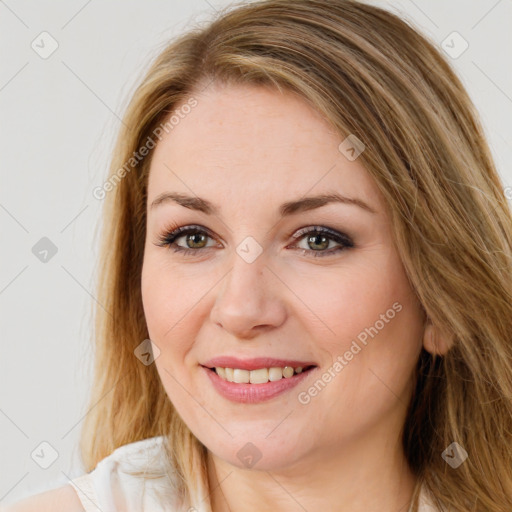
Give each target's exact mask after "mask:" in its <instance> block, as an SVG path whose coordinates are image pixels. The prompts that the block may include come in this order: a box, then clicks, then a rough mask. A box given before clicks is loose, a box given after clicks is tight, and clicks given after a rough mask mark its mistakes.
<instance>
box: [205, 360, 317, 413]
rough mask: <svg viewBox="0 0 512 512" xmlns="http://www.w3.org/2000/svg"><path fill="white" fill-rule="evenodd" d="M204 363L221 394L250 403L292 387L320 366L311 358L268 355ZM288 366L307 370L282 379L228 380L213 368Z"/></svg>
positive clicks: (273, 395)
mask: <svg viewBox="0 0 512 512" xmlns="http://www.w3.org/2000/svg"><path fill="white" fill-rule="evenodd" d="M201 366H202V371H204V372H205V373H206V374H207V375H208V378H209V379H210V381H211V383H212V384H213V387H214V388H215V389H216V390H217V392H218V393H219V394H220V395H222V396H223V397H224V398H227V399H228V400H231V401H233V402H239V403H248V404H254V403H259V402H263V401H265V400H270V399H271V398H274V397H275V396H278V395H280V394H282V393H284V392H286V391H289V390H290V389H292V388H293V387H295V386H297V385H298V384H299V383H300V382H302V381H303V380H304V379H306V378H308V377H309V375H310V374H311V373H312V372H314V370H315V369H316V368H314V367H313V366H315V367H316V365H315V363H312V362H309V361H297V360H285V359H273V358H268V357H259V358H254V359H245V360H242V359H238V358H235V357H230V356H229V357H228V356H224V357H216V358H213V359H210V360H209V361H207V362H206V363H205V364H204V365H201ZM285 366H291V367H293V368H297V367H298V366H300V367H302V368H303V371H302V372H301V373H298V374H294V375H293V376H292V377H288V378H287V377H283V378H282V379H280V380H276V381H269V382H266V383H265V384H237V383H236V382H228V381H227V380H224V379H223V378H221V377H219V376H218V375H217V373H216V372H215V370H212V369H210V368H214V367H221V368H239V369H241V370H257V369H258V368H271V367H283V368H284V367H285Z"/></svg>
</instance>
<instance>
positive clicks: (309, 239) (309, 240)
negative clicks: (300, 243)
mask: <svg viewBox="0 0 512 512" xmlns="http://www.w3.org/2000/svg"><path fill="white" fill-rule="evenodd" d="M293 238H295V239H304V241H305V244H306V246H307V248H301V247H298V250H301V251H303V254H304V255H306V256H312V257H314V258H317V257H324V256H332V255H333V254H336V253H339V252H341V251H344V250H346V249H351V248H353V247H354V242H353V241H352V240H351V239H350V237H348V236H347V235H345V234H344V233H340V232H338V231H335V230H333V229H330V228H327V227H324V226H313V229H311V227H310V228H303V229H300V230H299V231H298V232H297V233H295V234H294V235H293ZM332 241H334V242H335V243H337V244H338V247H334V248H331V249H330V250H329V251H326V250H323V249H327V248H328V247H329V245H330V243H331V242H332ZM313 247H315V248H313ZM308 248H309V249H308Z"/></svg>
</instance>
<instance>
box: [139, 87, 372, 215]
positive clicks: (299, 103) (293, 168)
mask: <svg viewBox="0 0 512 512" xmlns="http://www.w3.org/2000/svg"><path fill="white" fill-rule="evenodd" d="M193 98H194V99H195V100H196V104H195V106H194V107H193V108H190V109H186V110H185V109H184V110H183V112H185V111H186V112H187V113H186V114H184V113H183V112H182V113H181V114H180V115H179V116H177V117H175V118H174V119H177V120H178V122H176V123H175V124H174V125H173V128H172V129H170V130H169V132H168V133H164V135H163V137H162V139H161V141H160V142H159V143H158V144H157V146H156V148H155V149H154V155H153V158H152V162H151V167H150V175H149V184H148V200H149V201H150V200H151V199H152V198H154V196H155V195H157V194H159V193H161V192H163V191H166V190H178V191H182V192H185V193H188V194H190V193H193V194H197V195H200V196H208V195H213V196H214V200H215V196H217V197H220V199H222V198H225V199H229V198H230V197H231V198H232V199H235V198H236V196H237V194H238V193H239V192H243V194H244V196H245V198H246V200H248V198H250V197H253V196H255V197H259V198H260V199H262V198H264V199H265V201H272V200H273V198H276V201H277V200H279V201H280V200H281V199H282V198H284V197H286V198H297V197H300V196H302V195H304V194H306V193H308V192H312V193H313V192H314V193H326V192H340V193H343V194H344V195H348V196H357V197H359V198H361V199H363V200H364V201H366V202H368V203H371V204H372V205H374V206H375V209H380V207H379V206H380V203H381V198H380V197H379V193H378V189H377V187H376V185H375V183H374V182H373V178H371V176H370V175H369V174H368V172H367V171H366V169H365V168H364V166H363V165H362V163H361V162H360V160H357V159H356V160H354V161H350V160H348V159H347V158H346V156H345V155H344V154H343V153H342V152H340V150H339V145H340V143H341V142H342V141H343V140H344V137H342V136H341V135H340V134H339V133H337V131H336V130H335V129H334V128H333V127H332V126H330V125H329V124H328V123H327V122H326V121H325V120H324V119H323V118H322V117H321V116H320V114H319V113H318V112H316V111H315V110H314V109H312V108H311V107H310V106H309V105H308V104H307V103H306V102H305V101H304V100H302V99H301V98H300V97H298V96H297V95H295V94H293V93H290V92H285V93H280V92H279V91H275V90H272V89H268V88H263V87H256V86H250V85H247V86H240V85H236V86H234V85H225V84H216V83H215V84H212V85H210V86H209V87H208V88H207V89H206V90H204V91H203V92H201V93H198V94H195V95H193ZM174 112H175V113H176V112H178V113H179V112H180V105H178V106H176V108H175V110H174ZM278 198H279V199H278ZM215 202H219V200H217V201H215Z"/></svg>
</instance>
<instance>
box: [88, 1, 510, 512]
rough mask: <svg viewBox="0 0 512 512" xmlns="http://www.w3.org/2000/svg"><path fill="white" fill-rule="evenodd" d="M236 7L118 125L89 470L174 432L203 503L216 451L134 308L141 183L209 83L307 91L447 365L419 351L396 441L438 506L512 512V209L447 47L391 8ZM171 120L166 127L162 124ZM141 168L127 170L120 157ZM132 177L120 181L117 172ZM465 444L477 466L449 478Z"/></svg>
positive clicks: (155, 68) (172, 448) (182, 53)
mask: <svg viewBox="0 0 512 512" xmlns="http://www.w3.org/2000/svg"><path fill="white" fill-rule="evenodd" d="M235 7H236V8H233V6H231V7H230V8H228V9H227V10H224V11H221V12H220V13H219V15H218V16H217V17H216V19H214V20H213V21H211V22H210V23H208V24H207V25H206V26H203V27H195V28H194V29H192V30H190V31H189V32H188V33H187V34H185V35H183V36H181V37H179V38H178V39H176V40H174V41H173V42H172V43H171V44H170V45H169V46H168V47H166V48H165V49H164V51H162V53H161V54H160V55H159V56H158V57H157V58H156V60H155V61H154V63H153V64H152V66H151V67H150V69H149V70H148V71H147V73H146V75H145V76H144V78H143V80H142V82H141V84H140V86H139V87H138V88H137V90H136V91H135V93H134V94H133V98H132V99H131V102H130V104H129V105H128V108H127V111H126V113H125V115H124V118H123V121H124V125H123V127H122V128H121V131H120V133H119V138H118V141H117V145H116V148H115V151H114V154H113V159H112V162H111V170H110V176H109V181H110V186H109V187H104V188H103V189H102V190H104V192H105V194H104V195H105V205H104V208H105V210H104V217H103V218H104V228H103V231H102V248H101V256H100V264H101V270H100V273H99V277H98V288H97V299H98V302H99V304H101V306H98V307H97V310H96V329H95V333H94V342H95V375H94V385H93V388H92V393H91V396H90V412H89V413H88V414H87V416H86V418H85V421H84V425H83V431H82V438H81V452H82V458H83V460H84V463H85V466H86V468H87V470H91V469H92V468H94V467H95V465H96V464H97V463H98V462H99V461H100V460H101V459H103V458H104V457H106V456H107V455H109V454H110V453H111V452H112V451H113V450H114V449H115V448H117V447H119V446H122V445H124V444H127V443H131V442H134V441H138V440H142V439H146V438H149V437H153V436H165V439H166V447H167V453H168V456H169V459H170V460H172V464H173V467H175V468H176V470H177V474H178V476H179V478H178V483H177V486H178V487H177V490H178V491H179V492H180V493H181V494H180V495H181V496H183V499H184V500H185V499H188V500H189V501H190V503H191V504H192V505H193V506H195V507H197V509H200V507H202V506H204V505H200V503H199V502H200V501H201V500H202V499H203V498H204V496H199V495H198V490H199V489H201V486H204V488H206V489H207V488H208V479H207V470H206V468H207V466H206V454H207V451H206V448H205V447H204V446H203V445H202V443H201V442H200V441H199V440H198V439H196V438H195V436H194V435H193V434H192V433H191V432H190V430H189V429H188V428H187V426H186V425H185V424H184V422H183V421H182V420H181V418H180V416H179V414H178V413H177V412H176V411H175V409H174V408H173V405H172V403H171V402H170V400H169V398H168V396H167V395H166V393H165V390H164V388H163V386H162V383H161V381H160V378H159V376H158V373H157V370H156V367H155V365H154V364H150V365H147V366H146V365H144V364H141V362H140V360H139V359H138V358H137V357H135V355H134V351H135V349H136V348H137V347H138V346H139V344H140V343H141V342H142V341H143V340H145V339H147V338H148V337H149V336H148V331H147V327H146V323H145V318H144V314H143V308H142V300H141V286H140V278H141V267H142V260H143V248H144V240H145V229H146V199H147V198H146V184H147V178H148V170H149V165H150V161H151V154H152V153H151V152H149V154H148V155H147V156H146V157H145V158H141V159H140V161H139V160H138V159H137V160H136V161H135V160H133V161H131V160H130V159H132V158H133V155H134V153H135V152H137V151H139V149H140V148H141V147H143V146H145V145H147V144H148V140H149V139H150V138H151V139H153V140H154V134H155V133H157V132H155V130H156V129H157V128H158V127H159V126H162V124H163V123H165V122H166V120H168V119H169V116H170V115H171V114H172V113H173V111H174V109H175V108H176V106H177V105H178V104H185V103H186V102H187V101H189V100H190V98H191V97H193V95H194V93H195V91H199V88H200V87H204V86H205V84H208V82H211V81H213V80H217V81H223V82H226V83H232V84H254V85H261V86H269V87H273V88H275V90H276V91H291V92H294V93H296V94H299V95H300V96H301V97H302V98H303V99H304V101H307V102H308V103H309V104H310V105H311V106H312V107H313V108H315V109H316V110H317V111H318V112H320V113H321V114H323V116H324V117H325V118H326V119H327V120H328V121H329V122H330V123H332V125H333V126H334V127H335V129H336V130H338V132H339V134H340V137H341V138H340V141H341V140H342V139H343V138H344V137H346V136H347V135H348V134H355V135H356V136H357V137H358V138H359V139H360V140H361V141H362V142H363V143H364V144H365V146H366V150H365V151H364V152H363V153H362V154H361V155H360V157H359V158H361V160H362V162H363V164H364V165H365V167H366V169H367V170H368V172H369V173H370V174H371V176H372V177H373V178H374V179H375V182H376V183H377V185H378V187H379V189H380V190H381V192H382V193H383V194H384V197H385V199H386V202H387V204H388V206H389V210H390V212H391V222H392V228H393V233H394V236H395V240H396V245H397V248H398V251H399V254H400V257H401V259H402V262H403V265H404V268H405V271H406V273H407V275H408V278H409V280H410V283H411V286H412V287H413V289H414V291H415V293H416V294H417V296H418V298H419V300H420V302H421V304H422V306H423V308H424V310H425V312H426V313H427V315H428V317H429V318H430V319H431V321H432V322H433V324H434V325H436V326H438V327H439V328H440V329H441V330H442V331H444V332H447V333H451V335H452V336H453V340H454V343H453V346H452V347H451V349H450V350H449V351H448V352H447V353H446V354H445V355H431V354H430V353H428V352H426V351H425V350H422V352H421V355H420V358H419V360H418V364H417V371H416V389H415V392H414V395H413V397H412V399H411V402H410V405H409V410H408V414H407V419H406V422H405V425H404V429H403V447H404V451H405V455H406V457H407V460H408V462H409V464H410V466H411V469H412V470H413V471H414V473H415V474H416V475H417V477H418V484H417V485H416V488H415V492H414V495H413V497H414V500H413V501H414V507H413V510H414V511H416V510H417V508H416V507H417V497H418V492H419V489H420V486H422V485H424V486H425V488H426V489H427V491H428V492H429V493H430V494H431V496H432V497H433V499H434V501H435V502H436V503H437V505H438V506H439V507H440V508H445V507H446V508H448V509H451V510H453V511H457V512H468V511H482V512H483V511H486V512H487V511H488V512H491V511H492V512H498V511H500V512H504V511H510V510H511V503H512V213H511V210H510V206H509V205H508V203H507V200H506V197H505V192H504V187H503V185H502V183H501V182H500V178H499V176H498V174H497V171H496V169H495V166H494V163H493V161H492V157H491V154H490V151H489V148H488V145H487V142H486V140H485V137H484V133H483V130H482V127H481V125H480V122H479V120H478V114H477V112H476V111H475V108H474V106H473V104H472V103H471V101H470V98H469V97H468V94H467V92H466V91H465V89H464V87H463V86H462V84H461V82H460V80H459V79H458V78H457V76H456V75H455V73H454V72H453V71H452V69H451V67H450V66H449V64H448V63H447V62H446V60H445V59H444V58H443V57H442V56H441V54H440V52H439V51H438V50H437V49H436V48H435V47H434V45H433V44H432V43H430V42H429V41H428V40H427V39H426V38H425V37H424V36H422V35H420V34H419V33H418V32H417V30H416V29H414V28H413V27H411V26H410V25H409V24H408V23H406V22H405V21H403V20H402V19H400V18H399V17H397V16H395V15H394V14H392V13H390V12H388V11H386V10H383V9H381V8H378V7H375V6H371V5H366V4H364V3H361V2H357V1H353V0H267V1H259V2H253V3H248V4H245V5H244V4H242V5H237V6H235ZM167 126H169V125H167ZM130 161H131V164H130V166H129V167H127V166H126V165H127V162H130ZM121 169H124V172H120V170H121ZM453 442H457V443H458V444H459V445H461V446H462V447H463V448H464V449H465V450H466V451H467V452H468V455H469V456H468V458H467V459H466V461H465V462H464V463H463V464H462V465H460V466H459V467H458V468H457V469H453V468H451V467H448V465H447V463H446V462H445V460H444V459H443V457H442V452H443V451H444V450H445V449H446V448H447V447H448V446H449V445H450V444H451V443H453Z"/></svg>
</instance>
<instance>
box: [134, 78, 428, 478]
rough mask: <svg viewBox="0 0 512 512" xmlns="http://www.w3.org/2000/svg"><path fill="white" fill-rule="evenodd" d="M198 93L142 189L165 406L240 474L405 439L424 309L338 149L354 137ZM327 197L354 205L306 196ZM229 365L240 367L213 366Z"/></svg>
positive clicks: (359, 168)
mask: <svg viewBox="0 0 512 512" xmlns="http://www.w3.org/2000/svg"><path fill="white" fill-rule="evenodd" d="M194 98H195V100H196V101H197V104H195V103H194V105H195V106H194V107H193V108H190V109H189V108H183V109H182V110H181V112H182V114H181V116H179V117H178V118H177V119H179V122H178V123H175V124H174V127H173V128H172V130H170V131H169V133H168V134H165V135H164V137H163V138H162V140H161V141H160V142H159V143H158V145H157V147H156V148H155V149H154V154H153V158H152V162H151V168H150V175H149V183H148V207H147V237H146V244H145V252H144V265H143V271H142V295H143V303H144V312H145V316H146V320H147V325H148V330H149V335H150V338H151V340H152V341H153V343H154V344H155V345H156V346H157V347H158V349H159V350H160V354H159V355H157V354H156V355H157V358H156V360H155V364H156V367H157V370H158V373H159V375H160V378H161V380H162V383H163V385H164V387H165V390H166V392H167V394H168V396H169V398H170V399H171V401H172V403H173V404H174V406H175V408H176V409H177V411H178V413H179V414H180V416H181V417H182V418H183V420H184V421H185V423H186V424H187V425H188V427H189V428H190V430H191V431H192V432H193V433H194V434H195V435H196V437H197V438H198V439H199V440H200V441H201V442H202V443H203V444H204V445H205V446H206V447H207V448H208V449H209V450H210V452H211V453H212V454H213V455H214V456H215V457H217V458H219V459H222V460H223V461H224V462H228V463H230V464H232V465H235V466H238V467H240V468H244V467H252V465H255V466H256V467H257V468H260V469H267V470H272V469H278V468H285V467H291V465H296V464H298V463H302V462H305V461H308V464H310V463H312V462H313V461H315V460H317V461H319V462H320V461H322V460H328V458H329V457H332V456H333V455H340V456H343V454H344V453H347V450H348V448H349V447H350V449H351V450H352V449H354V447H355V446H358V444H357V443H360V445H361V446H363V445H364V446H372V445H373V444H374V443H389V442H390V440H391V441H394V440H396V439H398V438H399V431H400V429H401V427H402V425H403V422H404V419H405V413H406V407H407V404H408V401H409V398H410V394H411V392H412V387H411V386H412V372H413V369H414V366H415V364H416V361H417V359H418V356H419V353H420V350H421V346H422V334H423V315H422V310H421V308H420V305H419V303H418V302H417V300H416V298H415V295H414V294H413V292H412V289H411V287H410V285H409V283H408V280H407V279H406V275H405V273H404V269H403V267H402V264H401V261H400V258H399V255H398V253H397V251H396V249H395V247H394V242H393V240H392V233H391V226H390V221H389V217H388V215H387V213H386V210H385V204H384V202H383V199H382V197H381V195H380V192H379V190H378V189H377V187H376V185H375V183H374V182H373V179H372V178H371V177H370V175H369V174H368V172H367V171H366V170H365V168H364V167H363V165H362V163H361V161H360V160H361V159H359V158H355V157H356V156H357V152H354V151H351V150H350V140H351V139H349V140H348V141H345V142H344V143H343V144H342V146H341V150H340V144H341V143H342V142H343V141H344V139H345V137H340V136H339V135H338V134H337V133H336V132H335V131H334V130H332V129H331V128H330V127H329V126H328V125H327V124H326V123H325V122H324V121H323V120H322V118H321V117H320V116H319V115H318V114H317V113H316V112H315V111H314V110H312V109H311V108H310V107H309V106H308V105H307V104H306V103H305V102H303V101H302V100H301V99H298V98H297V97H296V96H293V95H291V94H290V93H286V94H285V95H281V94H279V93H278V92H274V91H270V90H268V89H263V88H258V87H252V86H244V87H241V86H221V85H219V84H214V85H212V86H210V87H209V88H207V89H206V90H205V91H204V92H203V93H200V94H197V95H195V96H194ZM177 110H178V111H179V110H180V109H179V108H178V109H177ZM183 112H186V114H183ZM175 119H176V118H175ZM354 149H355V150H357V149H358V148H357V147H356V148H354ZM359 149H360V148H359ZM162 194H175V195H179V197H180V198H181V199H179V200H178V201H176V200H173V199H170V198H167V199H162ZM334 195H336V196H340V197H341V196H343V197H346V198H351V201H350V202H349V201H345V202H340V201H337V200H332V201H330V202H323V201H317V200H312V199H308V198H312V197H316V196H330V197H331V198H333V197H334ZM185 198H187V199H185ZM188 198H189V199H188ZM155 200H156V203H155V204H154V205H153V203H154V202H155ZM352 200H353V201H352ZM179 202H181V203H182V204H179ZM296 202H298V205H297V206H293V203H296ZM364 205H366V206H364ZM187 226H188V227H190V226H195V229H196V231H195V232H191V233H190V232H189V233H187V232H186V231H182V232H181V233H179V234H178V235H177V236H176V237H175V238H174V240H173V241H170V239H171V238H172V237H167V235H168V231H167V230H168V228H172V229H175V228H177V227H187ZM315 227H316V228H319V227H320V228H321V229H325V230H328V232H320V233H316V234H315V233H310V232H312V231H314V230H315ZM308 233H310V234H308ZM166 237H167V238H168V240H167V241H168V242H169V241H170V243H171V244H172V245H171V246H170V247H169V246H168V245H167V246H166V245H162V244H161V239H165V238H166ZM295 237H296V238H295ZM159 244H160V245H159ZM176 247H178V248H179V249H182V250H181V251H176V252H175V251H174V250H173V249H174V248H176ZM185 250H188V251H187V252H184V251H185ZM229 357H232V358H237V359H238V360H241V361H235V362H233V361H226V360H219V361H217V362H215V361H213V362H212V361H211V360H212V359H213V358H229ZM253 359H260V361H251V360H253ZM265 359H277V360H280V361H270V360H265ZM286 363H288V364H286ZM309 365H314V367H313V368H312V369H309V370H308V371H305V370H306V367H307V366H309ZM212 366H219V367H223V368H226V367H228V368H229V367H231V368H237V369H238V370H242V371H234V372H233V375H234V378H236V380H242V381H243V380H244V379H246V378H249V379H250V380H251V379H252V380H253V381H254V382H252V383H251V382H249V383H237V382H235V383H229V382H227V381H225V380H224V379H223V378H222V377H221V376H218V375H216V374H214V372H213V371H212V370H210V369H208V368H207V367H212ZM285 366H289V367H290V368H296V367H297V366H302V367H303V371H302V372H301V373H298V374H295V373H294V376H293V377H289V376H286V375H289V373H288V372H290V371H291V370H290V368H288V369H287V370H284V374H285V376H281V375H282V374H283V370H282V369H281V368H283V367H285ZM250 368H253V369H259V371H257V372H251V373H249V371H248V370H249V369H250ZM268 368H273V369H272V370H270V371H269V370H268ZM243 370H245V371H243ZM219 372H220V373H223V372H222V370H219ZM224 373H225V374H226V375H228V376H229V375H230V373H231V371H230V370H227V371H225V372H224ZM269 378H270V381H268V379H269ZM274 379H275V380H274ZM260 380H261V381H268V382H267V383H262V382H260ZM248 443H250V444H248ZM372 443H373V444H372Z"/></svg>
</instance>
